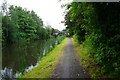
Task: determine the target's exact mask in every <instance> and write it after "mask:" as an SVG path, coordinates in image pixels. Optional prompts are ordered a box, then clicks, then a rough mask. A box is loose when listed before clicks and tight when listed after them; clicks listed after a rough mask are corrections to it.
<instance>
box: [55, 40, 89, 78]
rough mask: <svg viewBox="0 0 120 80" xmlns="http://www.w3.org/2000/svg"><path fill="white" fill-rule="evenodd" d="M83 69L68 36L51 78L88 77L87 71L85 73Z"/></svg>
mask: <svg viewBox="0 0 120 80" xmlns="http://www.w3.org/2000/svg"><path fill="white" fill-rule="evenodd" d="M83 70H84V69H83V67H81V66H80V61H79V57H78V54H77V53H76V51H75V49H74V45H73V42H72V40H71V39H70V38H69V39H68V41H67V45H66V47H65V48H64V51H63V53H62V55H61V57H60V59H59V61H58V64H57V66H56V69H55V70H54V75H53V78H90V76H89V75H88V73H85V72H84V71H83Z"/></svg>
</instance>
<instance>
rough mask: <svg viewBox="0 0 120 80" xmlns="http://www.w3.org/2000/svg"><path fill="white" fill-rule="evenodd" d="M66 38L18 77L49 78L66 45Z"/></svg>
mask: <svg viewBox="0 0 120 80" xmlns="http://www.w3.org/2000/svg"><path fill="white" fill-rule="evenodd" d="M67 40H68V38H65V39H64V40H63V41H62V42H61V43H60V44H59V45H57V47H56V48H54V49H53V50H52V51H51V52H49V53H48V54H47V55H46V56H45V57H44V58H43V59H42V60H41V61H40V63H39V65H38V66H36V67H35V68H34V69H32V70H31V71H29V72H28V73H26V74H25V75H21V76H20V77H18V78H49V77H50V73H51V72H52V71H53V70H54V69H55V66H56V64H57V61H58V59H59V57H60V55H61V54H62V51H63V49H64V47H65V46H66V43H67Z"/></svg>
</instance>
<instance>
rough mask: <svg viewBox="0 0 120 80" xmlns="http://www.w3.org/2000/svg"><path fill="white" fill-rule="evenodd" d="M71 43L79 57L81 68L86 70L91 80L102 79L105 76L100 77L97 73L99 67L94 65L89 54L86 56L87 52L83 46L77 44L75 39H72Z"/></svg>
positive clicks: (93, 60)
mask: <svg viewBox="0 0 120 80" xmlns="http://www.w3.org/2000/svg"><path fill="white" fill-rule="evenodd" d="M72 41H73V43H74V47H75V49H76V51H77V53H78V54H79V56H80V59H81V62H82V66H83V67H85V68H86V69H88V71H89V74H90V75H91V77H92V78H98V77H99V78H102V77H104V78H105V76H103V75H101V74H100V73H99V70H98V69H100V67H99V66H98V65H96V64H95V59H94V58H92V57H91V56H90V55H89V54H87V53H88V52H89V51H88V49H87V48H85V47H84V46H83V44H79V43H78V41H77V40H76V39H75V38H72Z"/></svg>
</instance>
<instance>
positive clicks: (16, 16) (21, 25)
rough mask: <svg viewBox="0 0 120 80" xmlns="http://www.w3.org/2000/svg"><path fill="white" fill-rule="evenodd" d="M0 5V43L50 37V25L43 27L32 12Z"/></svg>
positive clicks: (5, 3) (4, 4) (17, 7)
mask: <svg viewBox="0 0 120 80" xmlns="http://www.w3.org/2000/svg"><path fill="white" fill-rule="evenodd" d="M7 6H8V5H7V2H4V3H3V4H2V10H1V13H2V33H3V35H2V41H3V43H14V42H18V41H29V40H31V39H48V38H51V37H52V35H51V34H52V31H54V30H55V29H52V28H51V26H50V25H48V26H45V27H43V26H44V25H43V21H42V19H41V18H39V16H38V15H37V14H36V13H35V12H34V11H29V10H27V9H23V8H22V7H19V6H14V5H11V6H10V7H9V8H7Z"/></svg>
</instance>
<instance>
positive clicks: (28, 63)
mask: <svg viewBox="0 0 120 80" xmlns="http://www.w3.org/2000/svg"><path fill="white" fill-rule="evenodd" d="M56 45H57V41H56V39H49V40H35V41H30V42H29V43H15V44H12V45H7V47H5V48H3V49H2V68H3V69H2V70H1V73H2V76H3V77H5V78H14V77H17V76H18V75H20V74H24V73H26V72H28V71H29V70H32V69H33V68H34V67H35V66H37V65H38V63H39V61H40V59H41V58H42V57H44V56H45V55H46V54H47V53H48V52H50V51H51V50H52V49H53V48H54V47H55V46H56Z"/></svg>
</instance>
